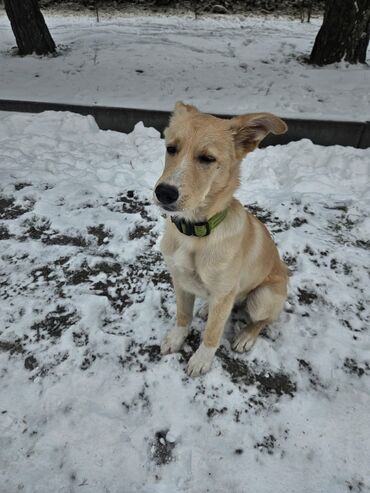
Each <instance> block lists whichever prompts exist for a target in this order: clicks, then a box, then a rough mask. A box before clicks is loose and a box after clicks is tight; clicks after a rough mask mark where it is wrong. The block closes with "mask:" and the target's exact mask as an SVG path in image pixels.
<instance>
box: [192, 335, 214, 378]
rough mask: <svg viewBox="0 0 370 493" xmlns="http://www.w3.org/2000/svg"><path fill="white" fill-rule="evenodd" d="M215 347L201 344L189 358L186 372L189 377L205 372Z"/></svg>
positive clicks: (211, 359)
mask: <svg viewBox="0 0 370 493" xmlns="http://www.w3.org/2000/svg"><path fill="white" fill-rule="evenodd" d="M216 349H217V348H212V347H207V346H205V345H204V344H203V342H202V344H201V345H200V346H199V347H198V349H197V350H196V351H195V353H194V354H193V356H192V357H191V358H190V359H189V363H188V369H187V373H188V375H189V376H190V377H198V376H199V375H203V374H204V373H207V371H208V370H209V369H210V368H211V366H212V361H213V356H214V355H215V352H216Z"/></svg>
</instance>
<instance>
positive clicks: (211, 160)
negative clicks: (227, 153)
mask: <svg viewBox="0 0 370 493" xmlns="http://www.w3.org/2000/svg"><path fill="white" fill-rule="evenodd" d="M198 159H199V161H200V162H201V163H204V164H210V163H214V162H215V161H216V158H215V157H213V156H210V155H209V154H201V155H200V156H199V158H198Z"/></svg>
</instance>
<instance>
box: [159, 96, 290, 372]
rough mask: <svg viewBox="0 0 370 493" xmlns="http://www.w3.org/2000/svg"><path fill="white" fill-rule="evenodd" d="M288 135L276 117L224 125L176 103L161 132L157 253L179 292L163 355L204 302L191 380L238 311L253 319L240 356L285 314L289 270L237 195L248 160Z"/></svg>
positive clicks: (239, 344)
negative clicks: (272, 139) (161, 218)
mask: <svg viewBox="0 0 370 493" xmlns="http://www.w3.org/2000/svg"><path fill="white" fill-rule="evenodd" d="M286 131H287V125H286V124H285V122H283V121H282V120H281V119H280V118H278V117H277V116H275V115H273V114H271V113H251V114H244V115H241V116H237V117H234V118H231V119H223V118H217V117H215V116H212V115H209V114H206V113H202V112H200V111H199V110H198V109H197V108H196V107H194V106H191V105H187V104H184V103H182V102H178V103H176V106H175V109H174V112H173V113H172V116H171V118H170V122H169V126H168V128H166V130H165V132H164V136H165V143H166V158H165V166H164V170H163V174H162V176H161V177H160V178H159V180H158V181H157V183H156V185H155V190H154V201H155V202H156V204H157V205H159V206H160V207H161V209H162V211H163V212H164V214H165V215H166V216H167V217H166V225H165V231H164V235H163V237H162V240H161V243H160V249H161V252H162V254H163V256H164V259H165V262H166V264H167V266H168V269H169V271H170V273H171V277H172V280H173V286H174V289H175V293H176V325H175V327H174V328H173V329H172V330H171V331H170V332H169V333H168V334H167V335H166V336H165V337H164V339H163V341H162V343H161V354H162V355H165V354H168V353H174V352H177V351H180V350H181V348H182V346H183V344H184V341H185V339H186V336H187V333H188V329H189V326H190V324H191V321H192V317H193V307H194V299H195V297H196V296H198V297H201V298H204V299H205V300H207V303H208V319H207V323H206V327H205V331H204V335H203V340H202V342H201V344H200V346H199V347H198V349H197V350H196V351H195V352H194V354H193V355H192V357H191V358H190V360H189V362H188V367H187V373H188V375H190V376H192V377H196V376H198V375H201V374H203V373H206V372H207V371H208V370H209V369H210V368H211V365H212V360H213V357H214V355H215V352H216V350H217V348H218V346H219V344H220V340H221V337H222V335H223V331H224V327H225V323H226V321H227V319H228V317H229V315H230V313H231V311H232V308H233V306H234V305H235V304H238V305H240V304H242V305H243V306H244V307H245V309H246V310H247V313H248V316H249V319H250V323H249V324H247V326H246V327H244V328H243V329H242V330H240V332H239V334H238V335H237V337H236V339H235V340H234V342H233V344H232V348H233V349H234V350H235V351H238V352H243V351H248V350H249V349H251V348H252V346H253V345H254V343H255V341H256V338H257V336H258V334H259V332H260V331H261V330H262V329H263V327H264V326H265V325H266V324H268V323H269V322H271V321H273V320H276V319H277V318H278V316H279V314H280V312H281V311H282V309H283V306H284V303H285V300H286V297H287V285H288V269H287V266H286V265H285V264H284V263H283V262H282V260H281V259H280V256H279V253H278V251H277V248H276V246H275V244H274V242H273V240H272V238H271V236H270V234H269V232H268V231H267V229H266V227H265V226H264V225H263V224H262V223H261V222H260V221H259V220H258V219H257V218H256V217H255V216H253V215H252V214H250V213H249V212H247V211H246V210H245V209H244V207H243V206H242V205H241V203H240V202H239V201H238V200H236V199H235V198H234V197H233V194H234V192H235V190H236V189H237V188H238V186H239V176H240V165H241V161H242V160H243V158H244V157H245V156H246V155H247V154H248V153H249V152H251V151H253V150H254V149H255V148H256V147H257V146H258V144H259V143H260V142H261V140H262V139H263V138H264V137H265V136H266V135H267V134H268V133H270V132H271V133H273V134H283V133H285V132H286Z"/></svg>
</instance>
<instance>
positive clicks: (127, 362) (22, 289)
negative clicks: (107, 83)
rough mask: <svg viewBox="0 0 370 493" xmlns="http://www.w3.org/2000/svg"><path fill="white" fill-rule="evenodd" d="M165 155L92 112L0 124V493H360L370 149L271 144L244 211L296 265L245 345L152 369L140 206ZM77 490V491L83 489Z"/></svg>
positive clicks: (153, 246)
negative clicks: (278, 312)
mask: <svg viewBox="0 0 370 493" xmlns="http://www.w3.org/2000/svg"><path fill="white" fill-rule="evenodd" d="M163 152H164V145H163V142H162V141H161V139H160V136H159V134H158V133H157V132H156V131H155V130H153V129H147V128H144V127H143V126H142V125H141V124H138V125H137V126H136V128H135V130H134V132H133V133H131V134H130V135H123V134H118V133H114V132H103V131H100V130H99V129H98V128H97V126H96V125H95V122H94V121H93V120H92V119H91V118H89V117H82V116H78V115H73V114H68V113H53V112H47V113H43V114H40V115H22V114H2V115H0V162H1V168H0V183H1V188H0V350H1V351H0V390H1V402H0V427H1V434H0V463H1V465H2V467H1V468H0V481H1V485H2V491H4V492H7V493H8V492H9V493H10V492H13V491H25V492H36V491H37V492H38V493H43V492H45V493H46V492H47V493H49V492H50V491H56V492H67V491H80V490H81V491H82V490H83V489H85V490H86V491H89V492H96V493H100V492H102V491H110V492H114V493H115V492H117V493H118V492H125V493H126V492H127V493H131V492H134V491H135V492H143V493H149V492H150V493H152V492H161V493H164V492H166V493H167V492H173V491H176V492H194V493H196V492H205V491H213V492H216V493H221V492H225V491H232V492H233V493H234V492H235V493H244V492H245V491H255V492H257V493H268V492H270V491H272V489H273V490H274V492H277V493H280V492H281V493H282V492H284V493H296V492H298V491H300V492H307V493H308V492H310V493H311V492H315V493H316V492H325V493H342V492H343V493H344V492H347V491H362V492H365V491H369V489H370V477H369V468H368V464H369V459H370V440H369V437H370V424H369V419H368V409H369V407H370V393H369V390H370V389H369V380H370V359H369V349H370V327H369V320H370V311H369V304H368V285H369V273H370V270H369V267H370V261H369V260H370V254H369V246H370V244H369V241H370V235H369V233H370V222H369V218H368V211H369V206H370V191H369V187H368V186H367V185H368V183H369V167H368V163H369V161H370V150H355V149H351V148H341V147H331V148H324V147H319V146H315V145H313V144H312V143H310V142H309V141H307V140H306V141H305V140H304V141H301V142H295V143H291V144H289V145H286V146H277V147H273V148H272V147H270V148H266V149H263V150H258V151H256V152H255V153H253V154H251V155H250V156H249V157H248V158H247V159H246V161H245V163H243V180H242V186H241V188H240V190H239V192H238V197H239V198H240V200H241V201H242V202H243V203H244V204H246V205H248V206H249V208H250V209H251V210H252V211H253V212H254V213H255V214H256V215H258V216H259V217H260V218H261V219H262V220H263V221H264V222H265V223H266V224H267V225H268V227H269V229H270V231H272V234H273V236H274V238H275V240H276V242H277V243H278V245H279V249H280V251H281V253H282V254H283V256H284V258H285V260H286V262H287V263H288V264H289V266H290V269H291V271H292V278H291V283H290V294H289V299H288V302H287V306H286V309H285V311H284V313H283V314H282V316H281V318H280V320H279V321H277V322H276V323H274V324H272V325H271V326H270V327H268V329H267V330H265V331H264V333H263V335H262V336H261V337H260V338H259V340H258V342H257V344H256V346H255V348H254V349H253V351H252V352H251V353H250V354H244V355H237V354H234V353H233V352H232V351H231V349H230V344H229V341H230V340H231V338H232V336H233V334H234V332H235V327H236V325H237V324H238V323H239V324H240V323H242V314H241V313H234V314H233V315H232V317H231V320H230V321H229V323H228V328H227V331H226V334H225V337H224V339H223V346H222V347H221V348H220V350H219V351H218V353H217V356H216V358H215V362H214V365H213V369H212V371H211V372H210V373H209V374H207V375H206V376H204V377H201V378H199V379H196V380H193V379H190V378H188V377H187V375H186V373H185V367H186V360H187V359H188V358H189V357H190V355H191V354H192V351H193V350H194V348H195V347H196V346H197V344H198V343H199V333H200V331H201V329H202V327H203V322H202V321H201V320H200V319H199V318H198V317H195V319H194V323H193V329H192V332H191V334H190V335H189V338H188V340H187V343H186V346H185V348H184V350H183V351H182V352H181V353H179V354H176V355H169V356H166V357H163V358H161V357H160V355H159V346H158V344H159V341H160V339H161V337H162V336H163V334H164V333H165V332H166V331H167V330H168V329H169V328H170V327H171V326H172V324H173V320H174V314H175V300H174V295H173V291H172V288H171V285H170V280H169V276H168V273H167V270H166V268H165V266H164V264H163V262H162V259H161V256H160V253H159V252H158V248H157V245H158V237H159V234H160V232H161V229H162V219H161V218H160V216H159V213H158V211H157V209H156V208H155V207H154V206H153V205H151V202H150V199H151V194H152V187H153V184H154V182H155V181H156V179H157V177H158V176H159V174H160V172H161V168H162V162H163ZM83 487H84V488H83Z"/></svg>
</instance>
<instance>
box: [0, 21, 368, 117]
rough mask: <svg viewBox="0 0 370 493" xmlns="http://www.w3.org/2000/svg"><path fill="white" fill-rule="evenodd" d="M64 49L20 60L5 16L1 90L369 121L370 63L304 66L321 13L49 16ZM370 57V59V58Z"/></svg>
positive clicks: (0, 25)
mask: <svg viewBox="0 0 370 493" xmlns="http://www.w3.org/2000/svg"><path fill="white" fill-rule="evenodd" d="M46 18H47V23H48V25H49V27H50V30H51V33H52V35H53V37H54V40H55V42H56V43H57V45H58V51H59V56H58V57H50V58H46V59H44V58H40V57H37V56H30V57H25V58H19V57H16V56H14V55H13V52H12V47H13V46H14V45H15V40H14V36H13V34H12V31H11V29H10V24H9V21H8V19H7V18H6V16H5V15H4V14H2V15H1V14H0V46H1V52H0V65H1V72H0V97H1V98H3V99H4V98H5V99H20V100H23V99H26V100H36V101H52V102H62V103H66V102H67V103H75V104H88V105H90V104H94V105H95V104H98V105H108V106H121V107H137V108H145V109H160V110H172V108H173V105H174V103H175V101H177V100H185V101H187V102H188V103H193V104H196V105H199V106H200V107H201V109H203V110H204V111H208V112H219V113H224V114H230V113H236V114H238V113H242V112H253V111H271V112H274V113H276V114H278V115H280V116H282V117H298V118H318V119H334V120H353V121H366V120H368V119H369V105H370V91H369V87H370V69H369V67H368V66H367V65H358V66H353V65H348V64H346V63H345V62H342V63H339V64H334V65H330V66H327V67H322V68H319V67H313V66H310V65H306V64H304V63H302V61H301V59H302V57H303V56H308V55H309V53H310V51H311V49H312V46H313V43H314V40H315V37H316V34H317V32H318V29H319V27H320V24H321V20H320V19H314V20H313V22H312V23H310V24H308V23H301V22H300V21H299V20H287V19H284V18H272V19H271V18H262V17H246V18H243V17H241V18H238V17H222V16H219V17H217V16H215V17H201V18H200V19H198V20H197V21H195V20H194V19H192V18H190V17H174V16H168V17H164V16H151V17H138V16H128V17H107V16H103V17H102V20H101V22H99V23H96V21H95V18H94V15H93V13H92V15H91V17H86V16H80V17H71V16H61V15H47V16H46ZM368 60H369V59H368Z"/></svg>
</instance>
